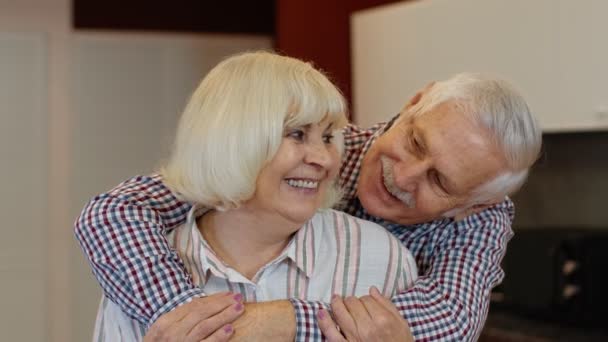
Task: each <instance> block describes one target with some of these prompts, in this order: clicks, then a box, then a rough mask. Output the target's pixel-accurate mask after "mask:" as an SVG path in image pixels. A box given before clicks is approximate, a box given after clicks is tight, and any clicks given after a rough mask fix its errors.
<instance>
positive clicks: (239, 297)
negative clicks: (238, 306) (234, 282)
mask: <svg viewBox="0 0 608 342" xmlns="http://www.w3.org/2000/svg"><path fill="white" fill-rule="evenodd" d="M232 298H234V300H236V301H237V302H240V301H241V300H243V295H242V294H240V293H237V294H235V295H234V297H232Z"/></svg>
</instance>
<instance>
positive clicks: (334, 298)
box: [331, 293, 340, 300]
mask: <svg viewBox="0 0 608 342" xmlns="http://www.w3.org/2000/svg"><path fill="white" fill-rule="evenodd" d="M338 297H340V296H338V295H337V294H335V293H334V294H333V295H331V300H336V299H338Z"/></svg>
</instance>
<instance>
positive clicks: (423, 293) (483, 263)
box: [292, 200, 514, 342]
mask: <svg viewBox="0 0 608 342" xmlns="http://www.w3.org/2000/svg"><path fill="white" fill-rule="evenodd" d="M513 213H514V209H513V204H512V202H511V201H510V200H507V201H505V202H503V203H501V204H499V205H497V206H495V207H492V208H490V209H487V210H484V211H483V212H481V213H479V214H476V215H471V216H469V217H468V218H466V219H464V220H463V221H460V222H452V223H450V224H449V225H448V226H447V227H440V232H439V233H438V235H432V236H430V237H429V236H427V238H429V239H433V240H436V241H427V244H428V245H426V246H432V251H430V253H431V254H432V255H431V257H430V259H429V260H428V267H421V269H425V270H424V271H423V272H424V274H422V275H421V276H420V277H419V278H418V280H417V281H416V282H415V283H414V286H413V287H411V288H409V289H408V290H407V291H406V292H405V293H402V294H399V295H397V296H395V297H393V298H392V301H393V303H394V304H395V306H396V307H397V309H398V310H399V311H400V312H401V314H402V316H403V317H404V318H405V319H407V321H408V323H409V325H410V328H411V331H412V334H413V335H414V338H415V340H416V341H459V342H460V341H474V340H476V339H477V338H478V337H479V334H480V333H481V329H482V328H483V323H484V322H485V319H486V315H487V312H488V307H489V297H490V291H491V289H492V288H493V287H494V286H496V285H498V284H499V283H500V282H501V281H502V278H503V276H504V273H503V271H502V269H501V267H500V262H501V261H502V258H503V257H504V255H505V252H506V245H507V242H508V241H509V239H510V238H511V237H512V235H513V232H512V230H511V221H512V219H513ZM396 235H397V237H398V238H399V237H400V236H399V234H396ZM404 236H405V235H404ZM401 240H402V242H403V243H404V244H406V245H412V243H413V244H416V243H419V242H418V241H414V242H412V241H405V240H404V238H402V239H401ZM424 263H425V264H426V263H427V261H425V262H424ZM292 303H293V305H294V308H295V310H296V340H297V341H310V340H322V337H321V333H320V330H319V328H318V326H317V324H316V317H315V313H316V312H317V310H318V309H319V308H320V306H321V305H323V304H321V303H313V302H303V301H296V300H292Z"/></svg>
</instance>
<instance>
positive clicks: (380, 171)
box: [357, 102, 506, 224]
mask: <svg viewBox="0 0 608 342" xmlns="http://www.w3.org/2000/svg"><path fill="white" fill-rule="evenodd" d="M505 165H506V164H505V161H504V158H503V156H502V154H501V152H500V151H499V149H498V148H497V147H496V146H495V144H493V143H492V140H491V138H490V136H489V133H488V132H487V131H486V130H485V129H483V128H482V127H478V126H477V125H475V123H473V122H472V121H471V120H470V119H469V118H468V117H467V116H466V115H464V114H462V112H461V111H460V109H459V107H458V106H457V105H456V104H455V103H451V102H447V103H444V104H442V105H439V106H437V107H436V108H435V109H433V110H431V111H430V112H428V113H425V114H424V115H422V116H420V117H417V118H400V119H399V121H398V122H396V123H395V125H394V126H393V127H391V128H390V129H389V130H388V131H387V132H386V133H384V134H383V135H382V136H380V137H379V138H378V139H377V140H376V141H375V142H374V144H373V145H372V146H371V148H370V149H369V151H368V152H367V154H366V155H365V157H364V159H363V164H362V166H361V176H360V179H359V186H358V192H357V194H358V197H359V199H360V200H361V204H362V205H363V207H364V208H365V209H366V210H367V211H368V212H369V213H370V214H372V215H374V216H378V217H380V218H383V219H386V220H389V221H392V222H396V223H401V224H414V223H422V222H427V221H431V220H433V219H436V218H439V217H440V216H441V215H442V214H443V213H445V212H447V211H448V210H451V209H454V208H460V207H462V206H464V205H465V204H466V203H467V201H468V200H469V199H470V194H471V192H472V190H474V189H475V188H477V187H478V186H480V185H481V184H483V183H485V182H487V181H489V180H491V179H493V178H494V177H496V176H497V175H498V174H499V173H500V171H502V170H504V169H505V167H506V166H505Z"/></svg>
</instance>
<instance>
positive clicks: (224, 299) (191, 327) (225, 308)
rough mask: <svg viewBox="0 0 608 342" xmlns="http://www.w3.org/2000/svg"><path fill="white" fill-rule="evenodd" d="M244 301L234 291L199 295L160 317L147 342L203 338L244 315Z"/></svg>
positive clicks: (149, 333) (151, 329)
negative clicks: (200, 296)
mask: <svg viewBox="0 0 608 342" xmlns="http://www.w3.org/2000/svg"><path fill="white" fill-rule="evenodd" d="M241 301H242V296H241V295H240V294H236V295H234V294H232V293H219V294H215V295H211V296H207V297H203V298H196V299H194V300H192V301H191V302H190V303H186V304H184V305H181V306H180V307H178V308H176V309H175V310H172V311H171V312H169V313H167V314H164V315H162V316H161V317H160V318H159V319H158V320H156V322H154V324H152V326H151V327H150V330H148V333H147V334H146V341H183V340H185V339H186V338H188V340H193V341H200V340H202V339H203V338H206V337H207V336H208V335H211V334H212V333H214V332H215V331H216V330H218V329H219V328H220V327H222V326H223V325H225V324H228V323H230V322H232V321H234V319H236V317H238V316H239V315H240V314H242V312H243V304H242V303H241ZM237 309H238V310H237ZM215 316H217V317H215ZM235 316H236V317H235Z"/></svg>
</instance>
